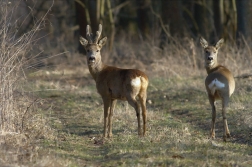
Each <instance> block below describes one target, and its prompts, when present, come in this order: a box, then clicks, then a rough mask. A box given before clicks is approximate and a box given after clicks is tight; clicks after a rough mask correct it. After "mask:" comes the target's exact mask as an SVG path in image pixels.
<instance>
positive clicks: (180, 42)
mask: <svg viewBox="0 0 252 167" xmlns="http://www.w3.org/2000/svg"><path fill="white" fill-rule="evenodd" d="M120 39H121V40H119V41H117V42H116V46H115V48H114V50H113V52H112V53H111V54H110V55H108V53H107V51H106V49H105V50H103V51H102V53H104V61H105V63H107V64H111V65H116V66H119V67H124V68H135V67H136V68H139V69H141V70H144V71H146V72H147V73H148V75H149V78H150V86H149V89H148V106H147V109H148V132H147V136H146V137H144V138H138V136H137V130H136V129H137V128H136V127H137V125H136V123H137V121H136V115H135V112H134V110H133V108H132V107H131V106H129V105H128V104H127V103H125V102H119V103H118V105H117V107H116V110H115V113H114V118H113V122H114V123H113V134H114V137H113V138H112V139H108V140H107V139H106V140H104V139H103V138H102V129H103V127H102V126H103V111H102V110H103V104H102V100H101V98H100V96H99V95H98V94H97V93H96V89H95V85H94V84H95V83H94V81H93V79H92V78H91V76H90V74H89V73H88V70H87V65H86V64H85V60H86V59H85V57H84V56H81V55H78V54H75V55H73V59H74V60H79V64H78V63H77V64H74V65H72V64H71V62H69V63H68V66H64V68H63V67H62V66H58V67H56V69H55V70H52V71H50V70H48V69H47V70H41V71H39V72H36V73H33V74H30V77H29V79H30V84H33V85H34V88H35V89H36V90H38V91H37V93H35V94H36V95H37V96H39V97H41V98H43V99H45V101H44V103H43V105H42V106H41V109H42V111H45V112H43V113H44V114H45V117H49V118H50V120H51V121H50V125H51V126H52V127H53V128H54V129H56V130H57V133H56V134H55V135H56V137H57V141H55V140H50V139H49V140H48V139H46V140H45V143H44V145H43V146H44V148H46V149H49V150H50V151H51V152H53V153H54V154H55V155H56V156H59V157H61V158H62V157H63V158H65V159H67V160H69V161H70V163H73V162H74V163H73V164H74V165H76V166H83V164H85V165H87V166H250V165H251V163H252V162H251V158H252V157H251V153H252V152H251V145H252V140H251V135H252V133H251V122H250V119H251V116H252V115H251V113H250V108H251V107H252V106H251V100H252V99H251V95H252V94H251V92H252V91H251V80H250V79H249V78H236V91H235V93H234V95H233V96H232V98H231V102H230V109H229V110H228V114H227V117H228V122H229V126H230V131H231V135H232V138H231V139H230V140H229V141H228V142H227V143H223V142H222V138H221V135H222V126H223V125H222V121H221V120H222V117H221V113H220V104H219V103H217V105H218V107H217V113H218V114H217V124H216V136H217V139H216V140H210V139H209V138H208V137H209V131H210V121H211V108H210V105H209V102H208V100H207V95H206V93H205V88H204V78H205V76H206V72H205V69H204V68H203V57H202V49H201V48H200V46H199V44H198V42H197V41H194V42H193V44H192V41H191V40H190V39H188V38H185V39H170V40H168V42H167V43H165V44H164V45H163V47H164V49H158V48H159V46H158V45H157V44H158V43H159V42H158V40H157V39H155V43H154V42H153V41H151V40H150V41H145V42H143V43H141V44H135V43H131V41H129V42H125V39H124V38H123V37H122V38H120ZM171 41H172V42H171ZM249 53H250V51H249V48H247V47H243V48H242V47H241V48H239V49H238V48H237V47H235V46H232V45H229V44H226V45H225V46H224V47H223V48H222V49H221V50H220V52H219V60H220V62H222V64H225V65H226V66H228V67H229V68H230V70H231V71H233V72H234V75H235V76H240V75H242V74H249V73H250V71H249V70H248V69H249V66H250V65H249V63H248V62H249V61H251V56H250V54H249ZM238 55H239V56H238ZM193 57H194V58H195V61H194V60H193V59H194V58H193ZM77 62H78V61H77Z"/></svg>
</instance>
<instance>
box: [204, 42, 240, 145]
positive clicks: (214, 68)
mask: <svg viewBox="0 0 252 167" xmlns="http://www.w3.org/2000/svg"><path fill="white" fill-rule="evenodd" d="M200 43H201V45H202V47H203V48H204V51H205V68H206V71H207V74H208V76H207V77H206V80H205V86H206V90H207V93H208V99H209V102H210V104H211V106H212V126H211V137H212V138H215V119H216V108H215V101H216V100H218V99H220V100H221V101H222V116H223V124H224V132H223V140H224V141H226V138H227V137H230V132H229V129H228V124H227V119H226V108H227V107H228V103H229V98H230V96H231V95H232V93H233V92H234V89H235V81H234V77H233V74H232V73H231V72H230V71H229V70H228V69H227V68H226V67H225V66H222V65H219V64H218V61H217V54H218V50H219V48H220V47H221V45H222V43H223V40H222V39H221V40H219V41H218V42H217V44H216V45H215V46H208V43H207V41H206V40H205V39H204V38H201V39H200ZM210 57H211V58H212V61H210V60H209V58H210ZM215 79H217V80H218V82H220V83H221V86H220V87H216V88H215V89H214V93H213V90H212V89H211V88H210V86H209V85H210V84H211V83H212V82H213V81H214V80H215ZM222 84H223V85H224V86H223V85H222Z"/></svg>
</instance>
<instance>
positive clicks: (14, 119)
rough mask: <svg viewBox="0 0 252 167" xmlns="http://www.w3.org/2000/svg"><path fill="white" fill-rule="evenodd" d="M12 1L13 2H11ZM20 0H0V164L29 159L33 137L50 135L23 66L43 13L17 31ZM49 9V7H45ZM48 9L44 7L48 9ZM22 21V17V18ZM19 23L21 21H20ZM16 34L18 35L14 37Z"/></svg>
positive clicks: (34, 145)
mask: <svg viewBox="0 0 252 167" xmlns="http://www.w3.org/2000/svg"><path fill="white" fill-rule="evenodd" d="M11 2H13V3H11ZM20 2H21V1H5V0H0V4H1V5H0V15H1V18H0V85H1V86H0V99H1V100H0V150H1V151H0V164H2V165H4V164H19V163H25V162H31V161H32V160H34V157H36V155H37V151H38V148H39V147H38V145H37V141H38V140H39V139H41V138H51V137H53V130H52V129H51V128H50V127H49V126H47V122H48V120H47V119H46V118H45V117H44V116H43V115H41V114H40V113H39V112H38V111H37V110H38V109H37V107H36V105H37V103H38V102H40V101H39V100H36V99H35V100H34V98H31V96H30V95H29V94H27V92H24V91H23V90H24V89H23V87H24V86H27V85H28V84H27V82H26V77H25V70H26V69H27V67H29V65H30V64H29V62H30V61H31V60H32V59H33V58H34V57H35V56H34V53H33V52H32V49H33V47H35V44H36V42H37V41H38V39H39V37H36V34H37V33H38V32H39V31H40V30H41V28H43V23H44V21H45V17H46V15H47V14H48V12H47V13H46V15H45V16H43V17H41V18H40V19H38V18H36V19H38V20H37V21H35V22H34V26H33V28H32V29H31V30H30V31H29V32H26V33H24V34H22V35H20V36H19V35H18V29H17V26H18V24H17V23H18V22H20V20H14V19H15V18H13V17H12V16H13V15H14V13H15V11H17V10H18V6H19V3H20ZM52 2H53V1H52ZM49 10H50V9H49ZM49 10H48V11H49ZM23 21H24V20H23ZM21 24H22V21H21ZM18 36H19V37H18Z"/></svg>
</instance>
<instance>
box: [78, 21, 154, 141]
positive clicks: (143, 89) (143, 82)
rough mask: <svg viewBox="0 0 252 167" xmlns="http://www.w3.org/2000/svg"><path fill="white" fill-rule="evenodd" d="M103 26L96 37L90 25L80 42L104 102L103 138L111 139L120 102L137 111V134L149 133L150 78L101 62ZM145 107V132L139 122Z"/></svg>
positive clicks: (103, 40) (139, 72) (136, 71)
mask: <svg viewBox="0 0 252 167" xmlns="http://www.w3.org/2000/svg"><path fill="white" fill-rule="evenodd" d="M101 32H102V25H101V24H100V25H99V30H98V31H97V32H96V35H95V37H93V34H92V33H91V30H90V27H89V25H87V28H86V38H87V39H85V38H83V37H80V43H81V44H82V45H83V46H84V48H85V50H86V52H87V64H88V68H89V72H90V73H91V75H92V77H93V79H94V80H95V83H96V88H97V91H98V93H99V94H100V95H101V97H102V100H103V103H104V133H103V136H104V137H112V116H113V111H114V108H115V105H116V101H117V100H127V101H128V103H129V104H130V105H131V106H132V107H133V108H134V109H135V111H136V116H137V122H138V135H139V136H141V135H143V136H144V135H145V132H146V119H147V118H146V117H147V116H146V98H147V87H148V83H149V81H148V77H147V76H146V74H145V73H143V72H142V71H139V70H136V69H121V68H117V67H113V66H108V65H105V64H103V63H102V58H101V52H100V51H101V48H102V46H103V45H104V44H105V43H106V40H107V37H103V38H102V39H100V36H101ZM138 101H139V102H140V104H141V108H142V118H143V133H142V131H141V123H140V106H139V104H138Z"/></svg>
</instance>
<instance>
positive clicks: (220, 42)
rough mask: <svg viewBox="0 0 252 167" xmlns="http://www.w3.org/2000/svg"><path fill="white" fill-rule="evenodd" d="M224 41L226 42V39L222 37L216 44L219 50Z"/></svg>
mask: <svg viewBox="0 0 252 167" xmlns="http://www.w3.org/2000/svg"><path fill="white" fill-rule="evenodd" d="M223 43H224V39H223V38H221V39H220V40H219V41H218V42H217V43H216V44H215V47H216V49H217V50H218V49H220V47H221V46H222V45H223Z"/></svg>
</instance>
